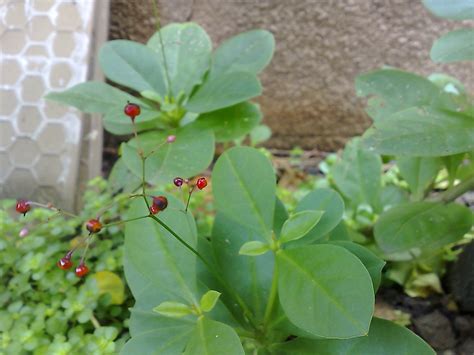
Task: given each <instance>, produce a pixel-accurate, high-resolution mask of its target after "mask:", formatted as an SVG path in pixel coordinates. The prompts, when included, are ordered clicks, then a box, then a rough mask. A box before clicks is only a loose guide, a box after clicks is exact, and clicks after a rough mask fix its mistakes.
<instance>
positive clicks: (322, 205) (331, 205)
mask: <svg viewBox="0 0 474 355" xmlns="http://www.w3.org/2000/svg"><path fill="white" fill-rule="evenodd" d="M305 210H315V211H318V210H319V211H324V214H323V215H322V217H321V220H320V221H319V222H318V224H317V225H316V226H315V227H314V228H313V229H311V231H310V232H309V233H308V234H307V235H306V236H305V237H304V238H302V239H301V240H299V241H295V242H293V243H291V244H289V245H295V246H296V245H301V244H308V243H312V242H314V241H316V240H319V239H321V238H323V237H324V236H326V235H327V234H328V233H329V232H330V231H331V230H333V229H334V228H335V227H336V226H337V225H338V224H339V222H340V221H341V219H342V215H343V214H344V201H343V200H342V198H341V196H340V195H339V194H338V193H337V192H336V191H334V190H332V189H326V188H323V189H316V190H314V191H312V192H310V193H309V194H307V195H306V196H305V197H303V199H302V200H301V201H300V202H299V203H298V205H297V206H296V210H295V211H296V212H300V211H305ZM300 243H301V244H300Z"/></svg>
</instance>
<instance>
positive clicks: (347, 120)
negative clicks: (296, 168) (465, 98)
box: [110, 0, 474, 151]
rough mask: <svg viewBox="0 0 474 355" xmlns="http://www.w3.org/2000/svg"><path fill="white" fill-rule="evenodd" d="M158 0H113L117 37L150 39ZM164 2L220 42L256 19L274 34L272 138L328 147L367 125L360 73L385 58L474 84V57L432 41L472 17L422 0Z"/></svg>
mask: <svg viewBox="0 0 474 355" xmlns="http://www.w3.org/2000/svg"><path fill="white" fill-rule="evenodd" d="M151 3H152V2H148V1H146V2H143V1H139V0H132V1H129V0H112V2H111V23H110V37H111V38H114V39H116V38H128V39H132V40H136V41H140V42H145V41H146V40H147V39H148V37H149V36H150V35H151V34H152V33H153V32H154V31H155V19H154V16H153V8H152V5H151ZM159 12H160V13H161V17H162V23H163V24H166V23H169V22H174V21H178V22H183V21H195V22H197V23H199V24H200V25H201V26H203V27H204V28H205V29H206V31H208V33H209V34H210V36H211V38H212V40H213V41H214V43H220V42H221V41H222V40H223V39H225V38H227V37H230V36H232V35H235V34H237V33H239V32H241V31H246V30H250V29H254V28H264V29H267V30H270V31H271V32H272V33H273V34H274V35H275V38H276V43H277V46H276V53H275V56H274V59H273V61H272V63H271V64H270V66H269V67H268V68H267V69H266V70H265V71H264V73H263V76H262V81H263V86H264V93H263V96H262V97H261V98H260V99H259V102H260V103H261V105H262V109H263V111H264V114H265V122H266V123H267V124H268V125H270V127H271V128H272V130H273V138H272V139H271V141H270V142H269V143H268V145H269V146H271V147H277V148H291V147H292V146H294V145H299V146H302V147H304V148H308V149H312V148H319V149H322V150H326V151H328V150H332V149H335V148H340V147H341V146H342V145H343V143H344V142H345V141H346V140H347V139H348V138H349V137H351V136H354V135H357V134H360V133H361V132H363V131H364V130H365V128H366V127H367V126H368V125H369V124H370V120H369V119H368V117H367V116H366V114H365V113H364V112H363V100H362V99H358V98H357V97H356V95H355V90H354V79H355V77H356V76H357V75H358V74H360V73H362V72H366V71H369V70H372V69H376V68H380V67H382V66H383V65H391V66H394V67H398V68H401V69H405V70H410V71H414V72H417V73H420V74H423V75H429V74H430V73H432V72H435V71H436V72H439V71H443V72H446V73H448V74H452V75H454V76H455V77H457V78H458V79H460V80H461V81H463V82H465V83H466V84H467V85H468V87H469V89H470V90H471V91H472V90H473V87H474V64H473V63H460V64H450V65H437V64H434V63H432V62H431V61H430V59H429V50H430V48H431V44H432V42H433V41H434V40H435V39H436V38H437V37H439V36H440V35H441V34H443V33H445V32H448V31H449V30H451V29H454V28H458V27H460V26H462V25H463V23H459V22H451V21H446V20H441V19H438V18H435V17H433V16H432V15H431V14H430V13H428V11H427V10H426V9H425V8H424V7H423V5H422V4H421V1H413V0H364V1H360V0H358V1H356V0H285V1H282V0H233V1H220V0H160V1H159ZM130 14H133V16H130ZM466 23H467V22H466ZM467 24H470V25H472V22H471V23H467Z"/></svg>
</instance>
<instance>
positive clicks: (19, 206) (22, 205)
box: [16, 200, 31, 216]
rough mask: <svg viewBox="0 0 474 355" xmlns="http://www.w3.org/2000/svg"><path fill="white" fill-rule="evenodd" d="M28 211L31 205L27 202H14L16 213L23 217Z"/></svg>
mask: <svg viewBox="0 0 474 355" xmlns="http://www.w3.org/2000/svg"><path fill="white" fill-rule="evenodd" d="M30 209H31V205H30V203H29V202H28V201H25V200H18V201H17V202H16V211H17V212H18V213H23V216H24V215H26V212H28V211H29V210H30Z"/></svg>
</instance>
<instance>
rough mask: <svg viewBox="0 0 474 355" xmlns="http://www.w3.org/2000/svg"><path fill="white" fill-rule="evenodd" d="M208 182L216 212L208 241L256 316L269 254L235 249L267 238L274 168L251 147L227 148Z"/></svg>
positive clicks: (267, 279)
mask: <svg viewBox="0 0 474 355" xmlns="http://www.w3.org/2000/svg"><path fill="white" fill-rule="evenodd" d="M249 172H252V173H251V174H249ZM212 181H213V186H212V187H213V193H214V198H215V205H216V209H217V215H216V218H215V222H214V226H213V231H212V238H211V240H212V246H213V249H214V253H215V256H216V259H217V265H218V268H219V272H220V273H221V274H222V276H223V277H224V278H225V279H226V280H227V281H228V282H229V284H230V285H232V286H233V287H234V288H235V290H236V292H238V293H239V294H240V295H241V297H242V299H243V300H244V301H245V302H246V304H248V305H249V307H250V309H251V310H252V311H253V312H254V314H255V315H256V317H257V318H261V317H263V313H264V310H265V303H266V300H267V298H268V292H269V289H270V285H271V279H272V272H273V256H272V255H271V254H270V253H268V254H265V255H262V256H260V257H258V258H255V257H248V256H242V255H239V250H240V248H241V246H242V245H243V244H244V243H246V242H249V241H260V242H269V240H270V236H271V232H272V228H273V216H274V209H275V190H276V182H275V174H274V171H273V168H272V166H271V164H270V162H269V160H268V159H267V158H266V157H265V156H264V155H263V154H262V153H260V152H259V151H257V150H256V149H253V148H248V147H237V148H232V149H230V150H228V151H227V152H225V153H224V154H222V155H221V157H220V158H219V159H218V160H217V163H216V165H215V167H214V171H213V173H212Z"/></svg>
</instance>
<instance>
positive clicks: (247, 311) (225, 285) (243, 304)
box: [148, 214, 257, 329]
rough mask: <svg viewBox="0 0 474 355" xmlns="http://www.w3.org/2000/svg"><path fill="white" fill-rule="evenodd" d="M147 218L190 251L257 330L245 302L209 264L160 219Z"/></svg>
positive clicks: (153, 216)
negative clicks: (224, 289)
mask: <svg viewBox="0 0 474 355" xmlns="http://www.w3.org/2000/svg"><path fill="white" fill-rule="evenodd" d="M148 217H150V218H152V219H153V220H155V221H156V222H157V223H158V224H160V225H161V226H162V227H163V228H164V229H166V230H167V231H168V232H169V233H171V235H172V236H173V237H175V238H176V239H177V240H178V241H179V242H180V243H181V244H182V245H184V246H185V247H186V248H187V249H188V250H189V251H191V252H192V253H193V254H195V255H196V256H197V257H198V258H199V260H201V261H202V262H203V264H204V265H205V266H206V267H207V269H208V270H209V271H210V272H211V273H212V274H213V275H214V276H215V277H216V279H217V280H218V281H219V282H220V283H221V284H222V286H224V287H225V288H226V289H227V291H228V292H229V293H230V294H231V295H232V296H233V297H234V299H235V300H236V301H237V303H238V304H239V306H240V307H241V308H242V310H243V312H244V315H245V316H246V318H247V320H248V322H249V323H250V325H251V326H252V327H254V328H255V329H256V328H257V326H256V324H255V322H254V321H253V317H252V313H251V312H250V310H249V308H248V307H247V305H246V304H245V302H244V301H243V300H242V298H241V297H240V296H239V295H238V294H237V293H236V292H234V291H233V289H232V288H231V287H230V286H229V284H228V283H227V281H226V280H225V279H224V278H223V277H222V276H221V275H220V274H219V273H217V272H216V271H215V270H214V268H213V267H212V266H211V264H209V262H208V261H207V260H206V259H204V257H203V256H202V255H201V254H199V252H198V251H197V250H196V249H194V248H193V247H192V246H191V245H189V244H188V243H187V242H186V241H185V240H184V239H183V238H181V237H180V236H179V235H178V234H176V232H175V231H174V230H173V229H171V228H170V227H169V226H168V225H167V224H166V223H165V222H163V221H162V220H161V219H159V218H158V217H156V216H155V215H152V214H150V215H149V216H148Z"/></svg>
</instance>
